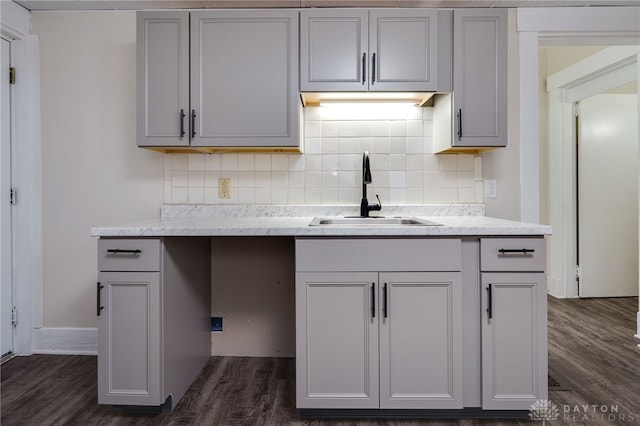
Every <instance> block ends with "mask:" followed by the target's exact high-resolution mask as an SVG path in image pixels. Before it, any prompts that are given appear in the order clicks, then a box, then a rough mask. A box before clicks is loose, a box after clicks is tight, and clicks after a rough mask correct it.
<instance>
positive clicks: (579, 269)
mask: <svg viewBox="0 0 640 426" xmlns="http://www.w3.org/2000/svg"><path fill="white" fill-rule="evenodd" d="M580 278H582V268H581V267H580V265H576V281H578V282H580Z"/></svg>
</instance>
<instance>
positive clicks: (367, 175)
mask: <svg viewBox="0 0 640 426" xmlns="http://www.w3.org/2000/svg"><path fill="white" fill-rule="evenodd" d="M369 183H371V166H370V164H369V153H368V152H367V151H365V152H364V154H363V155H362V201H360V216H361V217H369V212H370V211H372V210H375V211H379V210H381V209H382V203H381V202H380V197H378V195H377V194H376V198H377V199H378V204H369V200H367V184H369Z"/></svg>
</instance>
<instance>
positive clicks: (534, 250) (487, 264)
mask: <svg viewBox="0 0 640 426" xmlns="http://www.w3.org/2000/svg"><path fill="white" fill-rule="evenodd" d="M546 262H547V255H546V242H545V240H544V238H482V239H481V240H480V270H482V271H527V272H534V271H541V272H543V271H544V270H545V264H546Z"/></svg>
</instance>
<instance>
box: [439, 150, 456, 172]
mask: <svg viewBox="0 0 640 426" xmlns="http://www.w3.org/2000/svg"><path fill="white" fill-rule="evenodd" d="M440 170H447V171H452V170H453V171H456V170H458V160H457V158H456V156H455V155H452V154H445V155H442V156H440Z"/></svg>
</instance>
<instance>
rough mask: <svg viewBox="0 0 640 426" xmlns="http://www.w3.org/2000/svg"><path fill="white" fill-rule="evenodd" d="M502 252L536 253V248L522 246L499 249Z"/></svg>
mask: <svg viewBox="0 0 640 426" xmlns="http://www.w3.org/2000/svg"><path fill="white" fill-rule="evenodd" d="M498 251H499V252H500V254H509V253H522V254H527V253H535V249H528V248H521V249H503V248H501V249H500V250H498Z"/></svg>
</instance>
